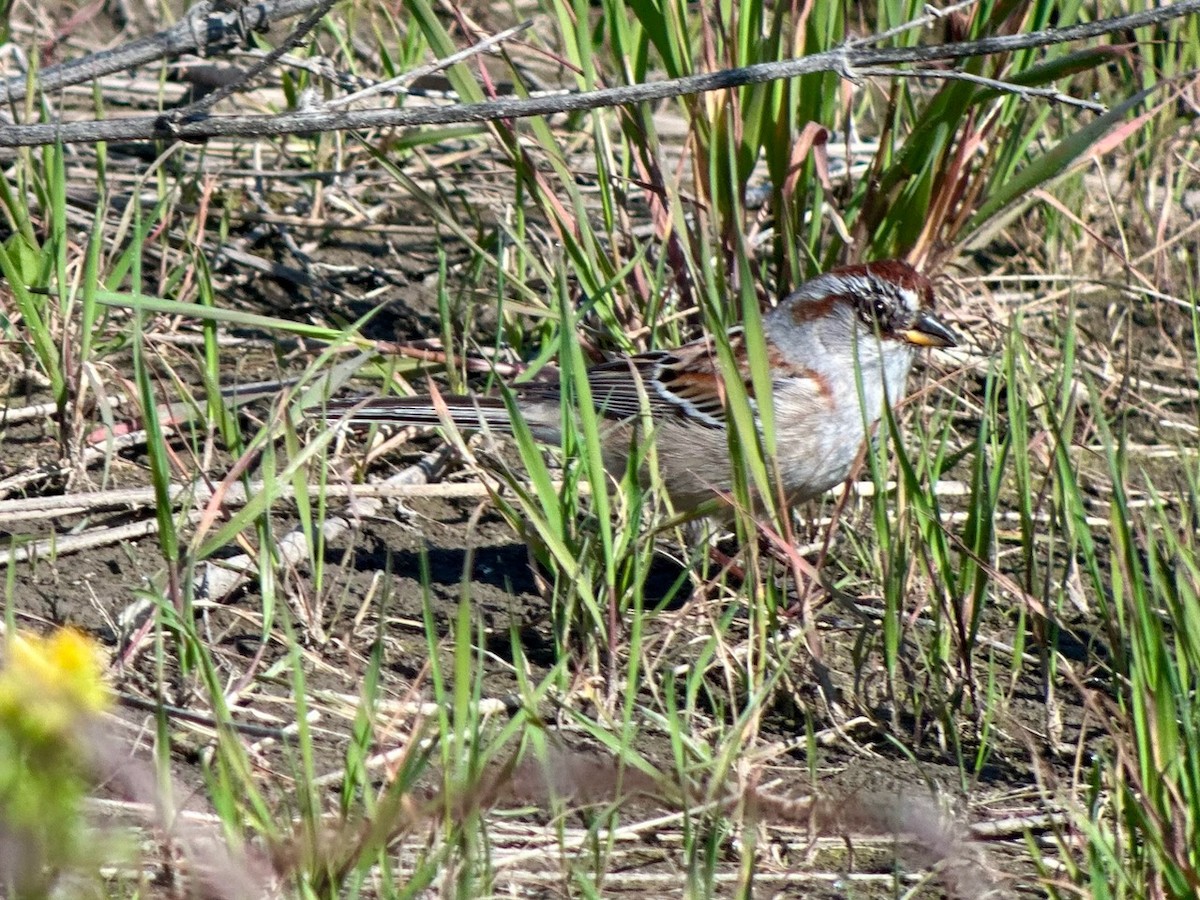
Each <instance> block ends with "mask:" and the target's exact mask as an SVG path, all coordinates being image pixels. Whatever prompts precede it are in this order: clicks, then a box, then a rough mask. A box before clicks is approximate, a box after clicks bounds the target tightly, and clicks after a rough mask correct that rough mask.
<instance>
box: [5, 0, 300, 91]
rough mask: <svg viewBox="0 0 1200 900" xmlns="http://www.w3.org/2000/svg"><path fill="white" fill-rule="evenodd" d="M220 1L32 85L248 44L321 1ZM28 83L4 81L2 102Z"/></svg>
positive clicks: (44, 73) (58, 84) (45, 72)
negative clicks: (220, 7)
mask: <svg viewBox="0 0 1200 900" xmlns="http://www.w3.org/2000/svg"><path fill="white" fill-rule="evenodd" d="M215 5H216V4H213V3H210V2H207V0H206V2H203V3H198V4H197V5H196V6H194V7H192V9H190V10H188V14H187V16H186V17H185V18H183V19H182V20H180V21H179V22H177V23H176V24H174V25H172V26H171V27H170V28H167V29H166V30H164V31H160V32H158V33H157V34H152V35H150V36H149V37H144V38H139V39H138V40H136V41H131V42H129V43H128V44H125V45H124V46H122V47H118V48H116V49H115V50H105V51H103V52H102V53H93V54H91V55H89V56H85V57H83V58H82V59H73V60H71V61H70V62H65V63H62V64H61V65H57V66H49V67H47V68H45V69H42V70H41V71H39V72H38V73H37V77H36V78H35V79H34V83H33V84H34V90H35V91H37V92H38V93H41V94H50V93H54V92H55V91H60V90H62V89H63V88H65V87H69V86H71V85H74V84H82V83H83V82H85V81H91V80H92V79H93V78H100V77H101V76H104V75H111V74H113V73H114V72H121V71H124V70H125V69H132V68H134V67H135V66H144V65H147V64H148V63H152V62H155V61H157V60H160V59H164V58H168V57H176V56H180V55H182V54H184V53H195V54H197V55H199V56H208V55H210V54H213V53H220V52H222V51H224V50H228V49H230V48H231V47H236V46H239V45H242V44H245V43H246V42H247V41H248V40H249V38H250V35H251V34H253V33H254V32H256V31H266V30H267V29H268V28H269V27H270V25H271V23H272V22H277V21H279V20H280V19H288V18H291V17H292V16H298V15H301V14H303V13H306V12H308V11H309V10H311V9H313V8H315V7H317V6H318V5H320V0H278V2H276V3H254V4H247V5H245V6H236V7H234V8H232V9H226V10H225V11H223V12H214V11H213V10H214V7H215ZM27 93H28V83H27V81H26V79H25V78H24V77H19V78H10V79H9V80H8V81H6V82H0V103H16V102H17V101H19V100H24V99H25V97H26V94H27Z"/></svg>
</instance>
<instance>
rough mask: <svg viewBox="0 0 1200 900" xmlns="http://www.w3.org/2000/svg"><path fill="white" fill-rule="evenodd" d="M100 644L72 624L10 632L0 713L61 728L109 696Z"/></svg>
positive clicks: (47, 730)
mask: <svg viewBox="0 0 1200 900" xmlns="http://www.w3.org/2000/svg"><path fill="white" fill-rule="evenodd" d="M103 672H104V669H103V662H102V659H101V655H100V652H99V648H97V647H96V645H95V644H94V643H93V642H92V640H91V639H90V638H88V637H86V636H85V635H83V634H81V633H80V632H78V631H75V630H74V629H72V628H63V629H60V630H59V631H57V632H55V633H54V634H52V635H50V636H49V637H39V636H36V635H34V636H29V637H27V636H24V635H19V634H18V635H14V636H13V638H12V639H11V640H10V641H9V642H8V658H7V659H6V660H5V663H4V667H3V668H2V669H0V718H3V719H5V720H7V721H8V722H9V723H10V724H16V723H17V722H20V723H22V724H23V725H24V726H25V727H26V728H29V729H31V730H35V731H38V732H41V733H42V734H44V735H53V734H63V733H64V732H66V731H67V730H68V729H69V728H70V726H71V725H72V724H73V723H75V722H77V721H78V720H79V718H80V717H81V716H91V715H95V714H96V713H100V712H103V711H104V710H105V709H107V708H108V706H109V703H110V702H111V695H110V693H109V689H108V685H107V684H105V682H104V677H103Z"/></svg>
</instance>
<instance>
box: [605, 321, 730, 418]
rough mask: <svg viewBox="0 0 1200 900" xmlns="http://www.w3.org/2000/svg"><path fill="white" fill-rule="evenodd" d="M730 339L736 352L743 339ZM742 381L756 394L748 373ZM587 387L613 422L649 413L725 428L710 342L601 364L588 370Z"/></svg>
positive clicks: (721, 386)
mask: <svg viewBox="0 0 1200 900" xmlns="http://www.w3.org/2000/svg"><path fill="white" fill-rule="evenodd" d="M730 340H731V341H732V342H733V343H734V344H735V349H736V345H737V344H740V342H741V335H740V334H738V333H731V335H730ZM742 377H743V379H744V380H745V383H746V388H747V391H748V392H750V393H753V391H752V389H751V385H750V383H749V372H748V371H746V372H743V373H742ZM588 384H589V385H590V386H591V389H592V400H593V402H594V403H595V405H596V408H597V409H598V410H600V412H602V413H603V414H604V415H605V416H608V417H609V418H616V419H628V418H633V417H635V416H638V415H641V413H642V411H643V410H646V411H648V412H649V413H650V415H652V416H655V417H658V418H675V419H682V420H683V421H684V422H689V423H695V424H697V425H703V426H706V427H708V428H724V427H725V385H724V380H723V379H722V378H721V375H720V366H719V363H718V362H717V358H716V348H715V347H714V346H713V344H712V341H711V340H708V339H704V340H699V341H693V342H692V343H690V344H685V345H684V346H682V347H680V348H679V349H677V350H654V351H651V352H649V353H639V354H637V355H635V356H630V357H625V358H623V359H614V360H611V361H609V362H606V363H601V364H600V365H598V366H594V367H593V368H591V369H589V370H588Z"/></svg>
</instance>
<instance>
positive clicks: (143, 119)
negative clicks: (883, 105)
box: [0, 0, 1200, 147]
mask: <svg viewBox="0 0 1200 900" xmlns="http://www.w3.org/2000/svg"><path fill="white" fill-rule="evenodd" d="M291 2H293V3H302V2H310V0H291ZM281 5H282V4H281ZM1198 11H1200V0H1183V2H1180V3H1173V4H1166V5H1163V6H1159V7H1155V8H1152V9H1147V10H1143V11H1142V12H1138V13H1134V14H1132V15H1128V16H1117V17H1115V18H1111V19H1102V20H1100V21H1097V22H1086V23H1083V24H1080V25H1075V26H1072V27H1070V28H1052V29H1046V30H1044V31H1037V32H1033V33H1030V34H1014V35H1003V36H999V37H989V38H983V39H981V40H977V41H965V42H961V43H954V44H936V45H933V46H927V47H885V48H880V49H870V48H864V47H863V46H862V43H863V42H860V41H855V42H851V43H848V44H845V45H843V46H840V47H836V48H834V49H832V50H827V51H825V52H823V53H815V54H812V55H810V56H805V57H801V58H799V59H790V60H784V61H782V62H774V63H759V64H757V65H753V66H745V67H743V68H738V69H722V70H720V71H718V72H709V73H705V74H701V75H689V76H686V77H683V78H675V79H671V80H668V81H659V82H653V83H650V84H637V85H629V86H624V87H615V88H604V89H601V90H596V91H589V92H586V93H579V94H567V95H555V96H547V97H528V98H506V99H501V100H495V101H491V102H486V103H468V104H461V105H457V106H447V107H433V108H422V109H372V110H302V111H298V112H291V113H284V114H282V115H275V116H214V117H210V116H200V117H197V118H194V119H192V120H190V121H178V120H176V119H175V118H174V117H173V116H170V115H158V116H136V117H130V118H125V119H115V120H111V119H110V120H104V121H86V122H70V123H51V124H38V125H4V126H0V147H28V146H38V145H42V144H51V143H55V142H60V141H61V142H62V143H93V142H95V141H102V140H109V141H112V140H119V141H136V140H169V139H179V140H185V141H196V142H199V141H204V140H207V139H209V138H214V137H245V138H249V137H262V136H269V135H285V134H316V133H321V132H328V131H345V130H351V129H363V128H389V127H390V128H406V127H413V126H418V125H448V124H453V123H462V122H488V121H493V120H496V119H503V118H525V117H529V116H548V115H554V114H556V113H562V112H579V111H585V110H591V109H600V108H603V107H608V106H622V105H626V104H631V103H646V102H649V101H654V100H664V99H667V98H670V97H678V96H682V95H686V94H699V93H706V92H709V91H719V90H728V89H730V88H736V87H742V86H744V85H748V84H761V83H763V82H766V81H774V80H778V79H782V78H795V77H797V76H800V75H808V74H812V73H814V72H840V73H845V74H847V75H850V74H852V73H853V72H854V71H856V70H865V69H870V68H872V67H877V66H886V65H896V64H913V63H917V64H920V63H928V62H932V61H934V60H956V59H966V58H969V57H975V56H985V55H989V54H993V53H1008V52H1012V51H1015V50H1027V49H1031V48H1034V47H1046V46H1050V45H1054V44H1063V43H1068V42H1072V41H1079V40H1085V39H1087V38H1093V37H1098V36H1100V35H1104V34H1110V33H1112V32H1115V31H1122V30H1128V29H1133V28H1142V27H1145V26H1148V25H1156V24H1160V23H1162V22H1166V21H1169V20H1171V19H1177V18H1180V17H1182V16H1186V15H1191V14H1193V13H1196V12H1198ZM83 62H86V60H83V61H81V64H82V63H83ZM11 90H12V87H10V91H11Z"/></svg>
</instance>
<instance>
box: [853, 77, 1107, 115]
mask: <svg viewBox="0 0 1200 900" xmlns="http://www.w3.org/2000/svg"><path fill="white" fill-rule="evenodd" d="M854 74H855V75H857V76H859V77H865V78H872V77H891V78H940V79H942V80H943V81H969V82H971V84H978V85H981V86H983V87H989V88H993V89H994V90H997V91H1002V92H1003V93H1006V94H1015V95H1016V96H1018V97H1025V98H1026V99H1032V98H1034V97H1041V98H1042V99H1045V100H1050V101H1053V102H1054V103H1062V104H1064V105H1066V106H1077V107H1079V108H1080V109H1086V110H1089V111H1091V112H1095V113H1104V112H1108V108H1107V107H1106V106H1105V105H1104V104H1103V103H1094V102H1093V101H1091V100H1081V99H1080V98H1078V97H1072V96H1071V95H1070V94H1064V93H1063V92H1062V91H1056V90H1055V89H1054V88H1039V87H1028V86H1026V85H1023V84H1013V83H1012V82H1011V81H1000V80H999V79H996V78H986V77H984V76H983V75H974V74H972V73H970V72H962V71H959V70H958V69H924V68H917V69H891V68H888V67H886V66H876V67H874V68H870V69H862V70H859V71H857V72H855V73H854Z"/></svg>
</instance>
